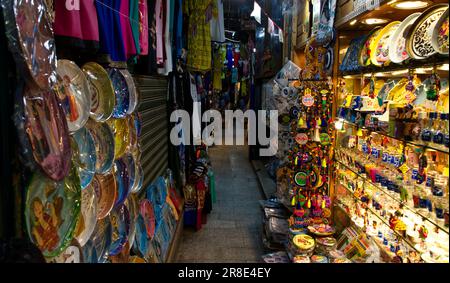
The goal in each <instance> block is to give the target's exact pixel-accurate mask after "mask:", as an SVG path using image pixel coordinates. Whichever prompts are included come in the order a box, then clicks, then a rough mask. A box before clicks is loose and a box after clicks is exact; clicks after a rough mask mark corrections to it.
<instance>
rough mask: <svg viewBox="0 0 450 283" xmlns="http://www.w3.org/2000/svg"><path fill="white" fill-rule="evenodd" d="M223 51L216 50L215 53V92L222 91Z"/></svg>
mask: <svg viewBox="0 0 450 283" xmlns="http://www.w3.org/2000/svg"><path fill="white" fill-rule="evenodd" d="M221 49H222V48H219V49H218V50H215V52H214V72H213V89H214V90H215V91H222V69H223V60H222V54H221Z"/></svg>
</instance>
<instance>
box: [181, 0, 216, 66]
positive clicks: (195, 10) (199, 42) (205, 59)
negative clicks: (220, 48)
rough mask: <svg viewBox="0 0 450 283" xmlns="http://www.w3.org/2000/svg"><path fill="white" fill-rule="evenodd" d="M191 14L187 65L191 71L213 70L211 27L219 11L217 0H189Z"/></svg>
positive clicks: (189, 13)
mask: <svg viewBox="0 0 450 283" xmlns="http://www.w3.org/2000/svg"><path fill="white" fill-rule="evenodd" d="M186 5H187V14H188V15H189V31H188V35H187V36H188V57H187V67H188V68H189V69H190V70H191V71H198V72H207V71H209V70H211V27H210V20H211V19H212V15H213V14H215V13H217V6H216V2H215V1H212V0H187V1H186Z"/></svg>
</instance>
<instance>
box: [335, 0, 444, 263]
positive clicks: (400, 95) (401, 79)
mask: <svg viewBox="0 0 450 283" xmlns="http://www.w3.org/2000/svg"><path fill="white" fill-rule="evenodd" d="M342 2H344V1H342ZM381 2H382V3H380V4H381V6H380V8H379V9H377V10H373V11H371V10H368V9H363V10H364V12H363V13H361V14H358V13H357V12H356V10H357V8H358V7H356V4H354V6H353V9H351V8H349V7H346V6H341V7H340V9H341V10H345V9H347V10H348V9H350V11H351V10H352V11H353V12H352V13H349V15H353V16H348V17H343V18H341V19H340V20H339V21H338V22H337V29H338V30H339V35H340V36H339V43H338V45H339V54H340V56H339V75H338V85H337V87H338V90H337V97H336V102H337V105H338V106H339V108H338V109H337V111H336V115H337V117H336V118H337V120H336V123H335V125H336V129H337V133H336V156H335V160H336V167H335V168H336V170H335V172H334V180H335V183H336V192H335V193H336V195H335V200H336V201H335V205H336V206H337V207H338V208H339V209H340V213H341V214H346V215H348V217H347V218H348V219H349V220H350V226H351V227H352V228H351V229H353V230H355V231H358V232H355V235H356V234H359V235H362V236H363V237H366V238H369V239H371V240H372V241H373V242H374V243H375V244H376V247H377V249H378V251H379V253H380V258H378V259H377V260H379V261H383V262H427V263H432V262H447V263H448V261H449V245H448V243H449V238H448V198H449V195H448V180H449V177H448V176H449V175H448V172H449V169H448V168H449V165H448V163H449V150H448V133H449V128H448V127H449V124H448V117H449V115H448V112H449V106H448V87H449V85H448V44H449V43H448V31H449V29H448V4H447V3H445V1H422V2H420V3H409V2H405V1H390V2H388V1H381ZM415 2H419V1H415ZM419 4H420V5H419ZM363 8H365V7H363ZM347 229H349V228H347ZM362 250H363V249H362ZM344 252H345V253H346V255H347V257H348V258H352V257H353V256H354V253H353V252H350V251H345V250H344Z"/></svg>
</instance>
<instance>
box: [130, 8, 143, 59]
mask: <svg viewBox="0 0 450 283" xmlns="http://www.w3.org/2000/svg"><path fill="white" fill-rule="evenodd" d="M129 1H130V3H129V5H130V25H131V32H132V34H133V42H134V47H135V49H136V55H139V54H141V47H140V45H139V30H140V28H139V25H140V15H139V5H140V3H139V2H141V1H136V0H129Z"/></svg>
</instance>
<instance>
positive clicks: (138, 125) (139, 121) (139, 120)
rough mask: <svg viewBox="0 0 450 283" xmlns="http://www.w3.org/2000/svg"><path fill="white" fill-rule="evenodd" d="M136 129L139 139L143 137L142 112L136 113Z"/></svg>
mask: <svg viewBox="0 0 450 283" xmlns="http://www.w3.org/2000/svg"><path fill="white" fill-rule="evenodd" d="M133 117H134V127H135V128H136V134H137V136H138V138H140V137H141V133H142V116H141V113H140V112H135V113H134V115H133Z"/></svg>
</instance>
